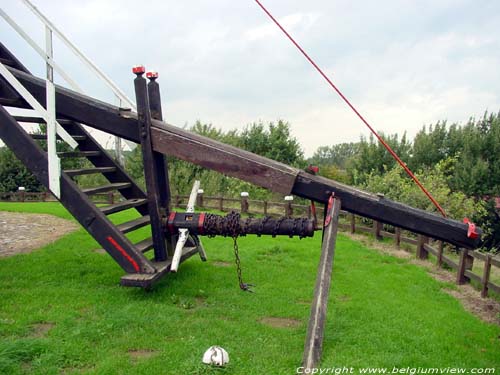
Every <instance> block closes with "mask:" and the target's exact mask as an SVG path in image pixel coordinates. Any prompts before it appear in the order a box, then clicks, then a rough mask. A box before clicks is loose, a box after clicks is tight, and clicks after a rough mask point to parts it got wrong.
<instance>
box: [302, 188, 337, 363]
mask: <svg viewBox="0 0 500 375" xmlns="http://www.w3.org/2000/svg"><path fill="white" fill-rule="evenodd" d="M325 212H326V215H325V226H324V228H323V243H322V247H321V257H320V260H319V266H318V274H317V276H316V286H315V287H314V299H313V303H312V306H311V315H310V317H309V325H308V327H307V335H306V342H305V345H304V356H303V359H302V366H303V367H304V370H312V369H314V368H316V367H317V366H318V364H319V361H320V359H321V352H322V349H323V333H324V330H325V323H326V311H327V306H328V296H329V295H330V284H331V281H332V270H333V257H334V255H335V242H336V240H337V230H338V226H339V225H338V224H339V213H340V200H339V199H338V198H333V196H332V199H331V203H330V204H329V205H327V206H325ZM306 373H307V372H306Z"/></svg>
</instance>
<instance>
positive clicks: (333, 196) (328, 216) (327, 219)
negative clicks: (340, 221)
mask: <svg viewBox="0 0 500 375" xmlns="http://www.w3.org/2000/svg"><path fill="white" fill-rule="evenodd" d="M334 199H335V193H332V195H330V198H329V199H328V207H327V209H326V217H325V223H324V227H325V228H326V227H327V226H328V225H329V224H330V221H332V217H331V216H330V213H331V212H332V210H333V200H334Z"/></svg>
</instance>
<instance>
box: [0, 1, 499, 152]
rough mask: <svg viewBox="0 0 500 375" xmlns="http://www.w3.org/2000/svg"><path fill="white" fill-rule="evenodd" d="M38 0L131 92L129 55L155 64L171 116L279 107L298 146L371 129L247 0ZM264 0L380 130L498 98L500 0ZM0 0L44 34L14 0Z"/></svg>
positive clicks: (232, 115)
mask: <svg viewBox="0 0 500 375" xmlns="http://www.w3.org/2000/svg"><path fill="white" fill-rule="evenodd" d="M33 2H34V4H35V5H36V6H37V7H38V8H39V9H40V10H41V11H42V12H43V13H45V15H46V16H47V17H48V18H49V19H50V20H51V21H52V22H54V24H55V25H56V26H58V27H59V28H60V29H61V30H62V31H63V32H64V33H65V34H66V35H67V36H68V37H69V38H70V39H71V40H72V41H73V42H74V43H75V44H76V45H77V46H78V47H79V48H80V49H81V50H82V51H83V52H84V53H85V54H86V55H87V56H88V57H90V58H91V60H93V61H94V62H95V63H96V64H97V65H98V66H99V67H100V68H101V69H102V70H103V71H104V72H105V73H106V74H108V75H109V76H110V77H111V78H112V79H113V80H114V81H115V82H116V83H117V84H118V85H119V86H120V88H122V89H123V90H124V91H125V92H126V93H127V95H128V96H129V97H130V98H132V99H134V94H133V78H134V77H133V75H132V73H131V67H132V65H135V64H144V65H145V66H146V68H147V69H150V68H153V69H155V70H158V71H159V74H160V79H159V83H160V85H161V89H162V99H163V106H164V116H165V118H166V120H167V122H169V123H172V124H174V125H178V126H184V125H186V124H187V125H191V124H193V123H194V122H195V121H196V120H201V121H202V122H207V123H212V124H213V125H215V126H217V127H221V128H223V129H233V128H239V129H242V128H244V127H245V125H246V124H249V123H251V122H254V121H258V120H263V121H266V122H267V121H275V120H277V119H284V120H286V121H288V122H290V124H291V127H292V131H293V135H294V136H295V137H297V139H298V140H299V141H300V143H301V144H302V146H303V148H304V151H305V153H306V155H307V156H309V155H311V154H312V153H313V152H314V151H315V150H316V148H317V147H318V146H322V145H332V144H335V143H341V142H349V141H357V140H358V139H359V136H360V135H362V134H363V135H368V130H367V129H366V128H365V126H364V125H363V124H362V123H361V122H360V121H359V120H358V119H357V118H356V117H354V115H353V114H352V112H351V111H350V109H349V108H347V107H346V105H345V104H344V103H343V102H341V101H340V99H339V98H338V97H337V96H336V94H335V93H334V92H333V91H331V89H330V88H329V87H328V86H327V85H326V84H325V82H324V81H323V79H322V78H321V77H320V76H319V75H318V74H317V73H316V72H315V71H314V70H313V69H312V67H311V66H310V65H309V63H308V62H307V61H306V60H305V59H304V58H303V57H302V56H301V55H300V54H299V53H298V51H297V50H296V49H295V47H293V46H292V44H291V43H290V42H289V41H288V40H287V39H285V37H284V36H283V35H282V34H281V33H280V32H279V30H278V29H277V28H276V26H275V25H274V24H272V23H271V22H270V20H269V19H268V18H267V16H266V15H265V14H264V13H263V12H262V11H261V10H260V8H259V7H258V6H257V4H256V3H255V2H254V0H219V1H214V0H212V1H209V0H196V1H195V0H184V1H169V0H164V1H148V0H144V1H142V2H140V1H124V0H120V1H119V0H115V1H110V0H91V1H87V0H75V1H73V0H66V1H57V0H50V1H49V0H33ZM262 2H263V4H264V5H265V6H267V7H268V9H269V10H270V12H271V13H273V14H274V15H275V17H277V18H278V19H279V20H280V21H281V22H282V23H283V25H284V26H285V27H286V28H287V29H288V30H289V31H290V32H291V34H292V35H293V36H294V37H295V38H296V39H297V41H298V42H299V43H300V44H302V46H303V47H304V48H305V49H306V51H308V52H309V53H310V55H311V56H312V57H313V58H314V59H316V61H317V63H318V64H319V65H320V66H321V67H323V68H324V70H325V72H326V73H327V74H328V75H329V76H330V77H331V78H332V80H333V81H334V82H335V83H336V84H338V86H339V87H340V88H341V90H343V91H344V93H345V94H346V95H347V97H348V98H350V99H351V100H352V102H353V103H354V104H355V105H356V106H358V108H359V110H360V111H361V113H363V114H365V115H366V118H367V119H368V121H370V122H371V123H372V124H373V125H374V127H375V128H376V129H378V130H381V131H384V132H386V133H394V132H397V133H399V134H402V133H403V132H405V131H406V132H407V133H408V134H409V135H410V136H413V135H414V134H415V133H416V132H417V131H418V130H419V129H420V128H421V127H422V125H424V124H431V123H435V122H436V121H437V120H444V119H448V120H449V121H458V122H464V121H467V119H468V118H469V117H470V116H481V115H482V113H483V112H484V111H485V110H488V111H498V110H500V1H498V0H491V1H481V0H474V1H465V0H464V1H462V0H450V1H447V0H443V1H440V0H433V1H425V0H422V1H404V0H397V1H334V0H309V1H303V0H302V1H299V0H287V1H284V0H262ZM0 4H1V7H2V9H4V10H5V11H6V12H7V13H8V14H9V15H10V16H11V17H12V18H14V19H15V20H16V22H18V23H19V24H21V25H22V26H23V27H24V28H25V29H26V31H28V32H29V34H30V35H31V36H32V38H34V39H35V40H37V41H38V43H39V44H40V45H41V46H44V32H43V28H42V25H41V23H40V22H38V21H37V20H36V18H35V17H34V16H33V15H32V14H31V13H30V11H29V10H27V8H26V7H25V6H24V5H23V4H22V3H21V1H20V0H0ZM0 33H1V35H2V42H4V43H5V44H6V45H7V47H8V48H10V49H11V50H12V51H13V52H14V53H15V54H17V55H18V57H19V58H21V60H22V61H23V62H25V63H26V65H27V66H28V68H29V69H31V70H32V71H33V72H35V73H36V74H37V75H40V76H43V74H44V65H43V63H42V61H41V59H40V58H39V57H38V55H36V54H35V53H34V52H33V51H31V50H30V47H29V46H27V44H26V43H25V42H24V41H23V40H22V39H20V37H18V36H17V34H16V33H15V31H14V30H12V29H11V28H10V26H8V25H7V24H6V23H5V22H4V21H3V20H2V19H0ZM55 60H56V62H58V63H59V64H60V65H62V66H63V67H64V68H65V70H66V71H67V72H69V73H70V74H71V75H72V76H73V77H74V79H75V80H76V81H77V82H78V83H79V84H80V85H81V86H82V87H83V88H84V89H85V91H86V93H88V94H89V95H92V96H95V97H97V98H100V99H104V100H107V101H110V102H113V103H114V104H116V101H113V96H112V95H110V93H109V91H108V90H106V89H105V87H104V85H103V84H101V83H99V82H98V81H96V80H95V79H93V76H92V73H90V72H89V71H88V70H87V69H86V68H85V67H84V66H83V65H82V64H80V63H78V61H77V60H76V59H75V58H74V57H72V56H71V55H70V52H68V50H67V49H66V48H65V47H62V45H61V43H56V44H55ZM58 82H60V83H62V81H61V80H59V81H58Z"/></svg>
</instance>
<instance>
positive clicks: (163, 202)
mask: <svg viewBox="0 0 500 375" xmlns="http://www.w3.org/2000/svg"><path fill="white" fill-rule="evenodd" d="M146 77H148V79H149V83H148V97H149V109H150V111H151V117H152V118H154V119H155V120H160V121H163V113H162V109H161V94H160V85H159V84H158V82H156V80H157V79H158V72H148V73H147V74H146ZM153 161H154V163H155V171H156V180H157V181H158V182H157V183H158V193H159V197H158V199H159V205H160V209H161V215H162V217H163V218H166V217H168V214H169V206H170V194H171V193H170V180H169V177H168V163H167V158H166V157H165V156H164V155H163V154H162V153H159V152H156V151H153Z"/></svg>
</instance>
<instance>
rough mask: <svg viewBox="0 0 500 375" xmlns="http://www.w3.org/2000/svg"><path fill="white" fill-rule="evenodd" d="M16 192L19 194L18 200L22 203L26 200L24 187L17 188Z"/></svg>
mask: <svg viewBox="0 0 500 375" xmlns="http://www.w3.org/2000/svg"><path fill="white" fill-rule="evenodd" d="M17 191H18V193H19V200H20V201H21V202H24V201H25V200H26V188H25V187H24V186H19V187H18V188H17Z"/></svg>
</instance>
